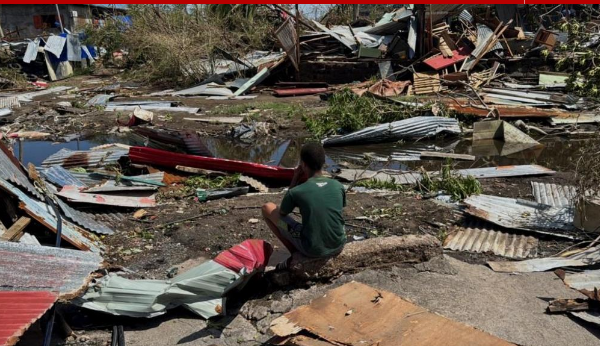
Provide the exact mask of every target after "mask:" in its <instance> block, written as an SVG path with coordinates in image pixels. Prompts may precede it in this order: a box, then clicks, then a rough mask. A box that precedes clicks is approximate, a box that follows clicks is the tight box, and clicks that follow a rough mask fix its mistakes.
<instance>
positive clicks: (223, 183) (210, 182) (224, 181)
mask: <svg viewBox="0 0 600 346" xmlns="http://www.w3.org/2000/svg"><path fill="white" fill-rule="evenodd" d="M239 181H240V175H239V174H233V175H226V176H221V177H216V178H210V177H208V176H206V175H196V176H193V177H190V178H189V179H188V180H186V181H185V186H186V187H188V188H192V189H222V188H225V187H234V186H236V185H237V184H238V182H239Z"/></svg>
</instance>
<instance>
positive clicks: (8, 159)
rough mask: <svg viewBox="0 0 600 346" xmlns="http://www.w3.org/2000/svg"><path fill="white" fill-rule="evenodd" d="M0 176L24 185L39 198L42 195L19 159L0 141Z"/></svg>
mask: <svg viewBox="0 0 600 346" xmlns="http://www.w3.org/2000/svg"><path fill="white" fill-rule="evenodd" d="M0 177H1V178H3V179H7V180H8V181H10V182H12V183H14V184H17V185H19V186H21V187H24V188H25V189H26V190H27V191H28V192H29V193H31V194H33V195H34V196H36V197H37V198H40V199H41V198H42V196H41V195H40V194H39V193H38V192H37V190H36V189H35V187H34V186H33V184H32V183H31V182H30V181H29V178H27V176H26V175H25V173H24V172H23V171H22V170H21V169H20V167H19V161H17V159H16V158H15V157H14V156H13V154H12V153H11V152H10V151H9V150H8V148H7V147H6V146H5V145H4V144H2V143H0Z"/></svg>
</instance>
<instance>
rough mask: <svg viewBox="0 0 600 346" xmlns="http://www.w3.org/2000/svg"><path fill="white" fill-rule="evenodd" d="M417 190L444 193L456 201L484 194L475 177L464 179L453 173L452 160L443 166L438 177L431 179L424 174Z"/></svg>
mask: <svg viewBox="0 0 600 346" xmlns="http://www.w3.org/2000/svg"><path fill="white" fill-rule="evenodd" d="M417 188H418V189H419V190H420V191H421V192H427V193H430V192H437V191H444V192H445V193H447V194H449V195H450V196H452V199H454V200H455V201H461V200H463V199H465V198H467V197H469V196H471V195H475V194H479V193H481V192H482V189H481V183H479V181H478V180H477V179H475V178H474V177H472V176H467V177H463V176H461V175H458V174H455V173H453V171H452V160H448V161H446V163H445V164H443V165H442V169H441V170H440V174H439V175H438V176H434V177H431V176H430V175H429V174H428V173H427V172H423V178H422V179H421V181H420V182H419V184H418V186H417Z"/></svg>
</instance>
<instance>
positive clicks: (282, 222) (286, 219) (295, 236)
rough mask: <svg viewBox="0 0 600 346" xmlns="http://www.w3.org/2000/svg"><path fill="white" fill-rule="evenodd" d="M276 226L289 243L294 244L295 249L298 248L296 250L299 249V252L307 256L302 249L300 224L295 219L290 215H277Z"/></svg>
mask: <svg viewBox="0 0 600 346" xmlns="http://www.w3.org/2000/svg"><path fill="white" fill-rule="evenodd" d="M277 228H279V231H280V232H281V235H282V236H283V237H284V238H285V239H286V240H287V241H289V242H290V243H292V245H294V247H295V248H296V249H298V251H300V253H302V254H303V255H304V256H309V257H311V256H310V255H308V254H307V253H306V251H305V249H304V247H303V246H302V240H301V239H300V237H301V235H302V224H301V223H300V222H298V221H296V220H294V219H293V218H292V217H291V216H289V215H286V216H279V221H278V222H277Z"/></svg>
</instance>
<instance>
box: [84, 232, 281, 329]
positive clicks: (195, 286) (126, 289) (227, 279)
mask: <svg viewBox="0 0 600 346" xmlns="http://www.w3.org/2000/svg"><path fill="white" fill-rule="evenodd" d="M272 251H273V250H272V247H271V245H270V244H269V243H266V242H264V241H262V240H247V241H245V242H243V243H242V244H240V245H236V246H234V247H233V248H231V249H229V250H228V251H226V252H225V253H222V254H220V255H219V256H217V258H218V259H219V262H217V261H216V259H215V261H213V260H210V261H207V262H204V263H202V264H201V265H199V266H197V267H194V268H192V269H190V270H189V271H187V272H185V273H183V274H180V275H178V276H176V277H175V278H173V279H172V280H169V281H162V280H129V279H125V278H122V277H119V276H116V275H114V274H110V275H108V276H105V277H104V278H102V279H100V280H98V281H97V284H95V285H94V286H92V287H90V288H89V289H88V291H87V293H85V294H84V295H83V296H82V297H81V299H77V300H75V301H74V303H75V304H78V305H80V306H82V307H84V308H88V309H92V310H97V311H103V312H106V313H110V314H113V315H124V316H132V317H154V316H158V315H161V314H164V313H165V312H166V310H167V309H172V308H175V307H177V306H180V305H183V306H185V307H186V308H187V309H189V310H191V311H193V312H194V313H196V314H198V315H200V316H202V317H204V318H210V317H213V316H217V315H222V314H225V313H226V311H225V308H226V305H225V303H226V301H225V297H224V296H225V295H226V293H227V292H229V291H230V290H231V289H233V288H235V287H238V286H240V285H243V284H244V283H245V282H247V280H248V279H249V278H250V277H251V276H252V275H253V274H254V273H257V272H260V271H262V270H263V269H264V267H265V265H266V264H267V263H268V261H269V257H270V255H271V253H272Z"/></svg>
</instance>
